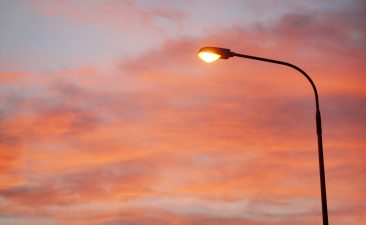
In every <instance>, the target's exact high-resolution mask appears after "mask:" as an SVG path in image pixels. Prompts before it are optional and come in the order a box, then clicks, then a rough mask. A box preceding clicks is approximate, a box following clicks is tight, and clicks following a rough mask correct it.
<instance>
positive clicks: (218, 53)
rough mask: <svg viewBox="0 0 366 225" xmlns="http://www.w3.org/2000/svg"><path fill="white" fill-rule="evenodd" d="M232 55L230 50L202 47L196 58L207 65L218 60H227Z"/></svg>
mask: <svg viewBox="0 0 366 225" xmlns="http://www.w3.org/2000/svg"><path fill="white" fill-rule="evenodd" d="M233 56H234V54H233V53H232V52H231V51H230V49H226V48H218V47H203V48H201V49H200V50H199V51H198V57H200V58H201V59H202V60H203V61H205V62H207V63H211V62H214V61H216V60H218V59H228V58H230V57H233Z"/></svg>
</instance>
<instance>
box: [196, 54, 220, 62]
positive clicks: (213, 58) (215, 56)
mask: <svg viewBox="0 0 366 225" xmlns="http://www.w3.org/2000/svg"><path fill="white" fill-rule="evenodd" d="M198 57H200V58H201V59H202V60H203V61H205V62H206V63H211V62H214V61H216V60H218V59H219V58H221V55H219V54H216V53H213V52H200V53H198Z"/></svg>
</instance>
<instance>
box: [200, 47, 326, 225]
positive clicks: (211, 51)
mask: <svg viewBox="0 0 366 225" xmlns="http://www.w3.org/2000/svg"><path fill="white" fill-rule="evenodd" d="M198 56H199V57H200V58H201V59H202V60H203V61H205V62H207V63H210V62H214V61H216V60H218V59H228V58H230V57H234V56H237V57H242V58H247V59H254V60H259V61H264V62H269V63H276V64H281V65H285V66H289V67H291V68H294V69H295V70H297V71H299V72H300V73H301V74H302V75H304V76H305V77H306V79H308V81H309V82H310V84H311V86H312V88H313V90H314V94H315V106H316V133H317V136H318V154H319V171H320V190H321V201H322V213H323V225H328V208H327V193H326V189H325V172H324V157H323V140H322V124H321V118H320V110H319V97H318V91H317V90H316V87H315V84H314V82H313V81H312V79H311V78H310V77H309V75H307V74H306V73H305V72H304V71H303V70H302V69H300V68H299V67H297V66H295V65H292V64H290V63H287V62H282V61H278V60H273V59H266V58H261V57H257V56H250V55H243V54H238V53H235V52H232V51H231V50H230V49H226V48H218V47H203V48H201V49H200V50H199V51H198Z"/></svg>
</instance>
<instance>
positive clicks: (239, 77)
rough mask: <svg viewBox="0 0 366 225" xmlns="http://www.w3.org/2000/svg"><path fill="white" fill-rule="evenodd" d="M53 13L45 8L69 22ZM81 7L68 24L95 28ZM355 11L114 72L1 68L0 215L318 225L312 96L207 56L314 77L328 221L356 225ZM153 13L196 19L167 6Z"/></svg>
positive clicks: (358, 82)
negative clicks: (220, 54)
mask: <svg viewBox="0 0 366 225" xmlns="http://www.w3.org/2000/svg"><path fill="white" fill-rule="evenodd" d="M59 4H61V5H62V7H61V9H59V8H57V7H55V6H54V5H52V4H51V6H52V7H54V8H52V10H56V11H57V10H60V11H61V12H59V11H57V13H64V12H63V11H64V10H66V11H67V12H68V11H69V9H68V7H69V6H67V5H66V6H64V5H63V4H69V3H62V2H61V3H59ZM70 4H73V3H70ZM118 4H122V5H123V4H126V5H128V4H132V3H128V2H126V3H118ZM132 5H134V4H132ZM56 6H57V5H56ZM74 6H75V7H76V8H75V10H80V11H77V12H75V13H72V12H73V10H71V11H72V12H70V13H72V15H69V14H67V13H66V14H67V15H66V16H71V17H72V18H71V19H77V20H79V19H80V20H82V21H81V22H82V23H83V22H85V21H83V20H84V19H86V20H89V19H90V18H88V16H85V17H84V15H83V13H84V12H83V11H82V10H81V9H78V6H77V4H74ZM92 6H93V5H92ZM92 6H90V7H92ZM63 7H66V8H63ZM88 7H89V6H88ZM105 7H107V8H108V10H110V11H108V12H111V13H112V14H113V13H115V14H116V16H121V17H126V18H135V17H133V16H132V17H130V16H131V15H120V13H119V12H118V11H117V8H113V5H111V6H108V5H106V6H105ZM131 7H132V6H131ZM133 7H135V6H133ZM133 7H132V9H134V8H133ZM136 7H137V6H136ZM81 8H82V7H81ZM82 9H84V8H82ZM128 9H131V8H128V7H127V9H124V10H127V11H128ZM132 9H131V10H132ZM52 10H51V11H52ZM88 10H91V12H94V11H93V9H89V8H88ZM104 10H106V9H104ZM337 10H339V9H337ZM132 11H133V12H132V13H136V14H138V15H139V16H141V15H142V17H143V15H144V14H141V15H140V14H139V13H140V12H135V11H134V10H132ZM142 11H144V10H142ZM144 12H145V11H144ZM178 12H180V11H178ZM351 12H352V13H351ZM351 12H343V11H342V12H333V11H332V12H329V11H326V12H324V13H323V14H321V15H320V14H318V12H316V13H315V12H314V11H309V10H307V11H304V12H303V13H289V14H286V15H285V16H283V17H281V18H279V19H278V20H276V21H274V22H273V23H271V24H253V26H251V27H248V26H246V25H243V26H233V27H227V28H225V29H224V30H223V32H217V30H216V31H210V32H207V37H204V38H203V37H181V38H179V39H169V38H168V39H169V41H164V44H163V45H161V46H156V47H155V50H152V51H149V52H146V54H142V55H138V56H136V57H129V58H128V59H125V58H123V59H122V60H119V63H118V65H115V66H116V67H117V68H109V67H108V66H105V65H97V64H95V65H94V64H89V65H84V66H79V67H75V68H66V69H61V70H52V71H38V72H34V71H33V72H29V71H18V72H2V73H1V74H0V77H1V85H3V86H4V88H2V89H1V93H2V94H3V93H4V94H3V95H2V96H1V98H0V101H1V109H2V112H1V117H0V119H1V124H0V130H1V132H0V141H1V151H0V152H1V164H0V165H1V167H0V173H1V179H2V180H1V182H0V183H1V184H2V185H1V187H0V196H1V202H0V208H1V210H0V211H2V217H5V218H6V219H7V220H6V219H5V221H6V222H9V223H13V224H16V223H24V221H27V220H32V221H37V220H38V221H47V222H46V223H48V222H49V223H63V224H93V223H94V224H219V223H220V224H223V223H225V224H233V225H234V224H259V223H264V222H265V223H270V224H286V223H287V224H315V223H319V221H320V199H319V188H318V186H319V185H318V182H319V181H318V163H317V152H316V150H317V149H316V147H317V146H316V136H315V121H314V114H315V113H314V102H313V100H314V99H313V95H312V91H311V88H310V85H309V84H307V83H306V80H305V79H304V78H303V77H301V76H300V75H299V74H297V73H296V71H293V70H291V69H288V68H285V67H280V66H278V65H265V64H263V63H261V62H254V61H253V62H251V61H249V60H243V59H237V58H233V59H230V60H228V61H223V60H221V61H218V62H217V63H216V64H212V65H211V64H210V65H207V64H204V63H202V62H200V61H199V60H198V59H197V57H196V55H195V53H196V51H197V49H199V48H200V47H201V46H203V45H206V44H207V45H218V46H223V47H226V46H228V47H231V46H232V47H233V50H234V51H238V52H243V53H249V54H251V53H256V54H258V55H260V56H264V57H267V56H268V57H270V58H276V59H277V58H278V59H283V60H286V61H287V60H288V61H290V62H294V63H295V64H296V65H300V66H301V67H302V68H305V70H306V71H309V74H311V76H312V77H313V78H314V81H315V83H316V84H317V85H318V88H319V92H320V100H321V107H322V108H321V109H322V112H323V122H324V143H325V156H326V157H325V158H326V171H327V184H328V193H329V195H328V196H329V206H330V212H331V213H332V214H331V216H332V218H337V220H338V222H335V223H338V224H341V223H343V222H344V223H347V221H352V222H353V223H355V224H357V223H360V221H362V219H364V218H363V216H362V214H361V213H360V212H362V210H363V209H364V204H363V202H364V200H365V199H364V198H363V197H362V196H360V194H359V193H362V191H363V190H364V188H365V187H364V186H365V182H364V178H365V177H364V175H363V174H364V170H365V166H364V163H363V160H362V159H364V158H365V157H364V156H365V155H364V151H363V149H364V148H365V142H364V140H363V137H362V134H363V133H364V129H365V126H364V125H363V124H364V123H363V121H364V116H365V109H364V106H365V92H364V87H363V85H362V84H363V80H364V78H363V76H362V75H363V71H364V63H363V61H364V60H363V59H364V58H365V56H364V54H363V52H362V49H363V48H364V45H363V42H362V41H363V39H364V30H363V29H362V25H363V22H362V21H361V22H360V21H357V20H356V19H355V18H362V15H361V14H359V12H360V11H357V10H355V11H351ZM145 13H146V15H145V16H146V17H149V20H150V19H151V18H150V17H154V16H158V17H161V18H164V19H165V20H172V21H174V20H178V22H179V21H180V20H184V19H185V18H186V17H185V16H187V15H186V14H185V13H184V12H183V13H177V14H176V13H175V12H173V13H166V11H164V10H162V9H160V8H159V7H158V6H157V8H152V9H151V11H147V12H145ZM353 13H355V14H357V16H355V17H353V16H351V15H353ZM74 14H75V15H74ZM86 15H90V14H88V12H87V13H86ZM139 16H138V17H139ZM112 17H113V15H112ZM139 18H140V17H139ZM335 18H338V19H339V22H338V23H334V21H335ZM109 19H110V18H106V20H107V21H105V22H106V23H109V22H108V21H109ZM152 20H153V19H152ZM92 21H94V20H93V18H92ZM96 22H98V21H96ZM150 22H151V21H150ZM117 23H118V22H117ZM147 26H150V25H147ZM183 26H184V24H183ZM135 29H136V28H135ZM138 29H143V27H138ZM354 31H357V32H358V34H357V35H356V36H354V37H353V36H352V35H351V36H352V37H350V36H348V35H349V33H352V32H354ZM268 37H273V39H272V38H271V40H269V39H268ZM234 48H235V49H234ZM284 49H286V51H285V50H284ZM360 49H361V50H360ZM355 56H358V57H355ZM116 61H117V60H116ZM330 61H331V62H330ZM15 217H17V218H18V217H19V220H16V219H15ZM300 220H301V221H300Z"/></svg>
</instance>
